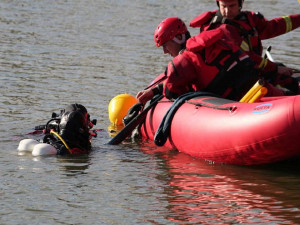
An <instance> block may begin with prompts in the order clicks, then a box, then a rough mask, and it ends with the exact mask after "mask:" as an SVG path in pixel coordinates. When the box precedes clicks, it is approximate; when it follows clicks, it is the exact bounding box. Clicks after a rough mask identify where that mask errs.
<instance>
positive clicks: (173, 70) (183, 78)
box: [163, 54, 197, 98]
mask: <svg viewBox="0 0 300 225" xmlns="http://www.w3.org/2000/svg"><path fill="white" fill-rule="evenodd" d="M172 62H173V63H172ZM172 62H170V63H169V64H168V69H167V79H166V81H165V83H164V91H163V94H164V95H165V96H166V97H167V98H176V97H178V96H179V95H182V94H184V93H187V92H188V91H190V85H191V84H192V83H193V81H194V80H195V77H196V76H197V74H196V71H195V69H194V67H193V65H192V63H191V62H190V61H189V60H188V59H186V58H185V57H183V56H182V55H181V54H179V55H178V56H176V57H175V58H174V59H173V61H172Z"/></svg>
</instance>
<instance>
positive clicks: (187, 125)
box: [140, 93, 300, 165]
mask: <svg viewBox="0 0 300 225" xmlns="http://www.w3.org/2000/svg"><path fill="white" fill-rule="evenodd" d="M172 104H173V102H171V101H169V100H167V99H165V98H164V99H162V100H161V101H159V103H158V104H157V105H156V106H155V107H154V108H153V109H152V110H150V111H149V112H148V114H147V117H146V120H145V122H144V123H143V124H142V126H141V127H140V133H141V135H142V137H143V138H144V139H150V140H155V143H157V142H158V141H157V140H156V138H157V136H158V135H157V134H156V133H157V130H158V128H161V127H160V124H161V122H162V120H163V119H164V116H165V114H166V113H167V112H168V110H169V109H170V107H171V106H172ZM169 117H170V118H169V127H168V128H166V129H165V128H163V129H165V130H166V131H167V132H165V134H167V135H166V136H165V138H166V142H163V143H162V144H161V145H164V146H165V147H168V148H172V149H174V148H175V149H177V150H178V151H180V152H184V153H186V154H189V155H191V156H193V157H196V158H201V159H206V160H210V161H213V162H219V163H229V164H236V165H258V164H267V163H273V162H277V161H281V160H285V159H289V158H291V157H296V156H298V155H300V95H297V96H282V97H265V98H262V99H261V100H260V101H259V102H256V103H241V102H235V101H231V100H227V99H222V98H218V97H213V96H209V95H205V93H204V94H202V95H200V96H198V97H196V98H192V99H190V100H188V101H184V103H183V104H182V105H181V106H180V107H178V109H177V110H176V112H174V114H173V115H171V116H169ZM155 134H156V136H155Z"/></svg>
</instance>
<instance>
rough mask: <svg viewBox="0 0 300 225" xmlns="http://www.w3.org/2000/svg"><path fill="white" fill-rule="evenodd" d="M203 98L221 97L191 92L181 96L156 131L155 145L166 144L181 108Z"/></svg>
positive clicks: (207, 93)
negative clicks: (194, 99)
mask: <svg viewBox="0 0 300 225" xmlns="http://www.w3.org/2000/svg"><path fill="white" fill-rule="evenodd" d="M201 96H213V97H219V96H217V95H215V94H212V93H210V92H189V93H186V94H183V95H181V96H179V97H178V98H177V99H176V100H175V101H174V103H173V104H172V106H171V107H170V108H169V110H168V111H167V113H166V114H165V116H164V118H163V119H162V121H161V123H160V125H159V127H158V129H157V131H156V134H155V136H154V143H155V144H156V145H157V146H163V145H164V144H165V143H166V141H167V139H168V137H169V134H170V127H171V123H172V119H173V117H174V115H175V113H176V112H177V110H178V109H179V108H180V106H181V105H182V104H184V103H185V102H186V101H187V100H189V99H192V98H196V97H201Z"/></svg>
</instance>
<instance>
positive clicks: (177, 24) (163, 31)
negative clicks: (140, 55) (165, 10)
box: [154, 17, 187, 47]
mask: <svg viewBox="0 0 300 225" xmlns="http://www.w3.org/2000/svg"><path fill="white" fill-rule="evenodd" d="M186 32H187V28H186V25H185V24H184V22H183V21H182V20H181V19H179V18H178V17H168V18H166V19H164V20H163V21H162V22H161V23H160V24H159V25H158V26H157V28H156V30H155V32H154V41H155V43H156V46H157V47H159V46H161V45H163V44H164V43H166V42H167V41H170V40H173V38H174V37H175V36H176V35H177V34H185V33H186Z"/></svg>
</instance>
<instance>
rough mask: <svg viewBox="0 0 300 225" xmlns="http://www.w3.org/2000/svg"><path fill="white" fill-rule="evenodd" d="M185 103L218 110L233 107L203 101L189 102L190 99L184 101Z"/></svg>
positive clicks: (229, 109)
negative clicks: (213, 104)
mask: <svg viewBox="0 0 300 225" xmlns="http://www.w3.org/2000/svg"><path fill="white" fill-rule="evenodd" d="M186 103H189V104H192V105H195V106H204V107H206V108H211V109H218V110H228V111H230V112H231V111H233V109H234V107H232V106H231V107H221V106H212V105H208V104H205V103H202V102H201V103H200V102H191V101H186Z"/></svg>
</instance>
